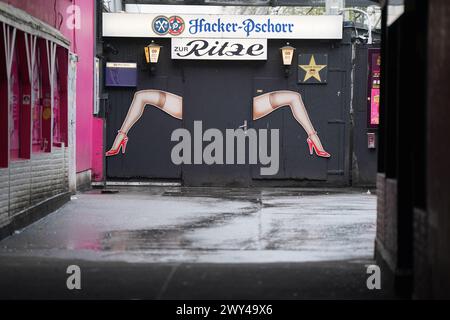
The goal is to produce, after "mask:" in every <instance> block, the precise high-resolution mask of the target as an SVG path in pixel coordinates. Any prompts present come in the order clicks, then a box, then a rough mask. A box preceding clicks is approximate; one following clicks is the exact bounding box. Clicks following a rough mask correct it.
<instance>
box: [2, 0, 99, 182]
mask: <svg viewBox="0 0 450 320" xmlns="http://www.w3.org/2000/svg"><path fill="white" fill-rule="evenodd" d="M0 1H2V2H6V3H8V4H11V5H12V6H14V7H16V8H19V9H22V10H24V11H26V12H28V13H29V14H31V15H33V16H35V17H36V18H38V19H40V20H42V21H44V22H46V23H48V24H50V25H51V26H53V27H55V28H56V29H58V30H60V32H61V33H62V34H63V35H64V36H65V37H66V38H68V39H69V40H70V41H71V51H72V52H74V53H76V54H77V55H78V58H79V62H78V65H77V68H78V71H77V95H76V96H77V98H76V99H77V111H76V115H77V123H76V132H77V137H76V139H77V148H76V156H77V158H76V161H77V172H81V171H85V170H88V169H92V170H93V177H94V178H95V180H100V179H101V178H102V157H103V156H102V152H103V151H102V150H103V147H102V143H103V139H102V136H103V134H102V132H103V124H102V120H100V119H95V118H94V117H93V116H92V110H93V81H94V79H93V76H94V71H93V66H94V62H93V61H94V44H95V34H94V21H95V19H94V16H95V4H94V0H33V1H30V0H8V1H3V0H0ZM71 5H76V6H78V7H79V8H80V18H81V23H80V28H79V29H76V28H75V29H74V28H70V27H68V25H67V21H72V20H71V12H69V13H68V12H67V9H68V8H69V7H70V6H71ZM69 25H70V23H69Z"/></svg>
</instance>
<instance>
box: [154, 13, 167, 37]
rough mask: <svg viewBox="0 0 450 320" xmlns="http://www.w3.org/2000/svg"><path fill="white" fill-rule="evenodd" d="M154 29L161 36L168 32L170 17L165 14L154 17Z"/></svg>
mask: <svg viewBox="0 0 450 320" xmlns="http://www.w3.org/2000/svg"><path fill="white" fill-rule="evenodd" d="M152 29H153V32H155V33H156V34H158V35H160V36H163V35H165V34H167V33H168V32H169V29H170V24H169V19H168V18H167V17H165V16H157V17H156V18H155V19H153V24H152Z"/></svg>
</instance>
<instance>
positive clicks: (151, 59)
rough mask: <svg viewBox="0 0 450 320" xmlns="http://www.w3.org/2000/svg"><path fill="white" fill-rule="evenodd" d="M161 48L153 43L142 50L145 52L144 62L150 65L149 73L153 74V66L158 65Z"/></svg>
mask: <svg viewBox="0 0 450 320" xmlns="http://www.w3.org/2000/svg"><path fill="white" fill-rule="evenodd" d="M161 48H162V47H161V46H160V45H159V44H157V43H155V41H153V40H152V42H151V43H150V44H149V45H148V46H146V47H145V48H144V51H145V60H146V61H147V63H149V64H151V65H152V66H151V68H150V71H151V72H153V71H154V70H155V67H154V65H155V64H157V63H158V59H159V52H160V51H161Z"/></svg>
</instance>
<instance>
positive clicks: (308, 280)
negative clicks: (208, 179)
mask: <svg viewBox="0 0 450 320" xmlns="http://www.w3.org/2000/svg"><path fill="white" fill-rule="evenodd" d="M119 190H120V192H119V193H117V194H101V193H100V192H99V191H98V190H93V191H89V192H86V193H80V194H77V195H76V196H74V197H72V201H70V203H68V204H66V205H65V206H64V207H62V208H61V209H60V210H58V211H56V212H54V213H52V214H51V215H49V216H47V217H46V218H44V219H42V220H40V221H38V222H36V223H34V224H33V225H31V226H29V227H27V228H26V229H24V230H20V231H19V232H16V234H14V235H13V236H11V237H9V238H7V239H4V240H3V241H1V242H0V288H1V290H0V298H3V299H4V298H52V299H58V298H94V299H95V298H118V299H120V298H148V299H215V298H218V299H305V298H318V299H334V298H343V299H354V298H360V299H373V298H386V297H388V295H387V294H386V293H384V292H383V291H382V290H375V291H374V290H368V289H367V287H366V279H367V277H368V276H369V275H367V273H366V266H367V265H369V264H373V263H374V262H373V260H372V259H373V248H374V239H375V219H376V197H375V196H374V195H369V194H366V193H365V192H364V191H362V190H346V189H338V190H333V189H329V190H326V189H321V190H314V189H309V190H308V189H294V188H271V189H256V188H254V189H223V188H180V187H167V188H156V187H151V188H148V187H147V188H144V187H140V188H124V189H119ZM69 265H78V266H79V267H80V268H81V283H82V288H81V290H72V291H71V290H68V289H67V287H66V279H67V277H68V276H69V275H68V274H67V273H66V269H67V267H68V266H69Z"/></svg>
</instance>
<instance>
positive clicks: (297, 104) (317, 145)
mask: <svg viewBox="0 0 450 320" xmlns="http://www.w3.org/2000/svg"><path fill="white" fill-rule="evenodd" d="M284 106H289V107H290V108H291V111H292V114H293V115H294V118H295V120H297V122H298V123H299V124H300V125H301V126H302V127H303V129H304V130H305V131H306V133H307V134H308V139H307V143H308V146H309V150H310V153H311V154H312V153H313V151H315V153H316V154H317V155H318V156H319V157H324V158H329V157H330V154H329V153H328V152H326V151H325V149H324V148H323V146H322V143H321V141H320V139H319V136H318V135H317V132H316V130H315V129H314V127H313V125H312V123H311V120H310V119H309V116H308V112H307V111H306V108H305V104H304V103H303V100H302V97H301V95H300V94H299V93H297V92H294V91H287V90H285V91H273V92H269V93H266V94H263V95H260V96H257V97H254V98H253V120H257V119H260V118H262V117H265V116H266V115H268V114H269V113H271V112H272V111H274V110H276V109H278V108H281V107H284Z"/></svg>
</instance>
